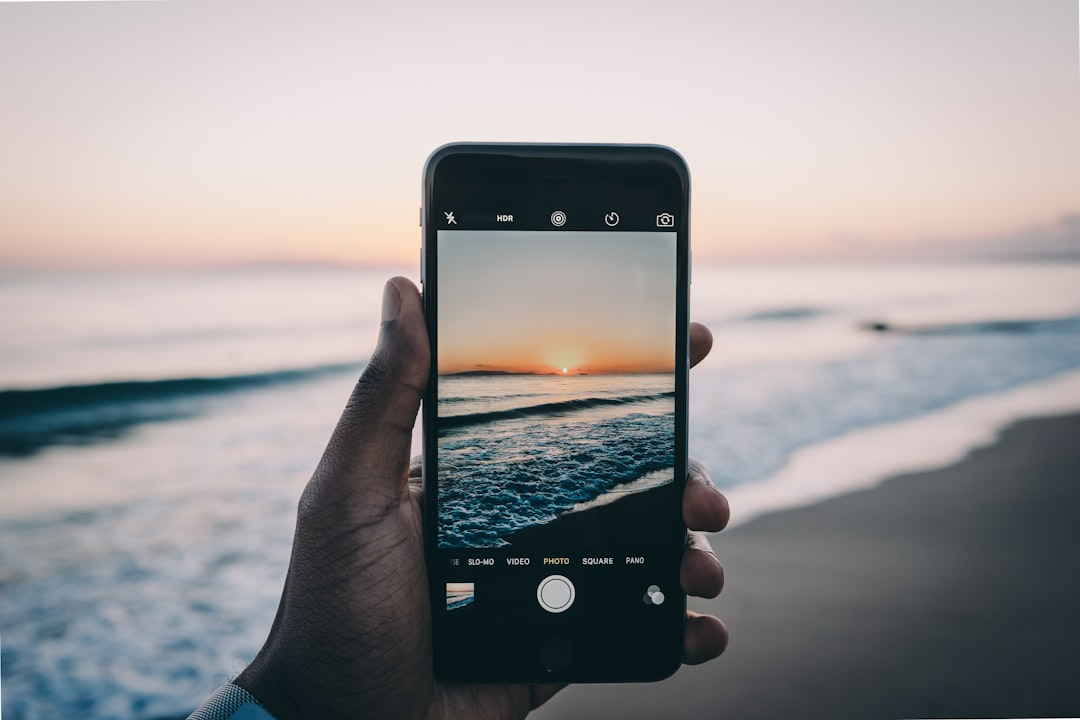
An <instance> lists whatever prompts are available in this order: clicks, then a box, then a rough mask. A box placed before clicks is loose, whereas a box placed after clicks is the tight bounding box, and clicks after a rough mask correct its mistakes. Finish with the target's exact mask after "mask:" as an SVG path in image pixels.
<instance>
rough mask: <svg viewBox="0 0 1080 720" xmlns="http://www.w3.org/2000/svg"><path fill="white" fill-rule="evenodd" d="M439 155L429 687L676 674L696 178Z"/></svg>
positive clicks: (582, 156)
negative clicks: (690, 219)
mask: <svg viewBox="0 0 1080 720" xmlns="http://www.w3.org/2000/svg"><path fill="white" fill-rule="evenodd" d="M440 152H441V153H442V155H441V156H440V154H439V153H436V155H435V156H433V158H432V160H431V161H429V165H428V174H427V187H428V190H427V193H426V198H425V199H426V201H427V203H428V207H427V213H426V216H425V244H424V254H425V268H424V294H425V306H426V312H427V313H428V314H427V318H428V324H429V332H430V335H431V338H432V350H433V354H432V359H433V368H432V377H431V381H430V382H429V388H428V394H427V397H426V399H425V414H424V429H425V447H424V451H425V487H426V489H425V492H426V495H427V522H428V528H427V531H428V538H429V542H428V564H429V575H430V578H431V592H432V605H433V612H432V615H433V631H434V633H435V653H436V659H435V662H436V669H437V671H438V672H439V674H440V675H441V676H443V677H444V678H447V679H451V680H469V681H484V680H492V681H494V680H506V681H523V680H548V681H555V680H559V681H561V680H594V681H600V680H642V679H651V678H658V677H662V676H664V675H666V674H669V673H670V672H672V671H673V670H674V669H675V668H676V667H677V665H678V662H679V659H680V657H681V647H682V622H683V617H684V613H685V597H684V596H683V593H682V591H681V588H680V587H679V580H678V574H679V573H678V571H679V562H680V558H681V552H682V547H683V543H684V541H685V528H684V527H683V524H682V519H681V496H682V481H683V478H684V477H685V458H686V453H685V414H686V408H685V395H686V363H687V353H686V343H687V333H686V299H685V298H686V285H687V282H688V279H687V277H686V268H687V258H688V249H687V244H688V243H687V239H686V226H687V225H686V220H687V218H686V213H687V210H688V202H687V199H686V195H687V193H686V190H685V187H686V174H685V166H683V165H682V163H681V160H678V156H677V155H675V154H674V153H673V152H671V151H665V150H663V149H659V148H645V147H614V146H591V147H579V146H568V147H567V146H564V147H553V146H485V147H483V148H478V147H476V146H451V147H450V148H446V149H444V150H442V151H440Z"/></svg>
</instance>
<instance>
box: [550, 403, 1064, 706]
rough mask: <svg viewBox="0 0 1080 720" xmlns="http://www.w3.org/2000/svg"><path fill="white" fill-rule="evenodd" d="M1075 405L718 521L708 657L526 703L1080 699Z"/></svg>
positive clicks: (698, 604)
mask: <svg viewBox="0 0 1080 720" xmlns="http://www.w3.org/2000/svg"><path fill="white" fill-rule="evenodd" d="M1077 438H1080V416H1077V415H1073V416H1068V417H1060V418H1050V419H1039V420H1029V421H1024V422H1021V423H1019V424H1017V425H1015V426H1013V427H1011V428H1010V429H1008V430H1007V431H1006V432H1005V433H1003V435H1002V437H1001V439H1000V440H999V441H998V442H997V443H996V444H994V445H992V446H990V447H987V448H984V449H980V450H977V451H975V452H974V453H972V454H971V455H970V456H969V457H968V458H966V459H965V460H963V461H962V462H960V463H958V464H956V465H954V466H952V467H949V468H945V469H942V470H937V471H932V472H925V473H919V474H915V475H909V476H903V477H899V478H894V479H892V480H889V481H886V482H885V483H884V484H882V485H881V486H879V487H877V488H874V489H871V490H866V491H860V492H856V493H853V494H850V495H846V496H842V497H838V498H835V499H831V500H828V501H825V502H823V503H820V504H818V505H814V506H811V507H805V508H800V509H795V510H790V511H786V512H781V513H776V514H772V515H767V516H763V517H761V518H758V519H757V520H754V521H752V522H750V523H747V524H746V525H743V526H740V527H737V528H734V529H732V530H730V531H728V532H724V533H721V534H719V535H717V536H715V537H714V545H715V547H716V550H717V553H718V555H719V556H720V558H721V560H722V562H723V563H724V566H725V569H726V571H727V589H726V590H725V592H724V593H723V595H722V596H721V597H720V598H718V599H717V600H714V601H700V600H696V601H692V603H691V606H692V607H694V608H695V609H697V610H700V611H704V612H713V613H716V614H718V615H719V616H721V617H722V618H723V619H724V621H725V622H726V623H727V624H728V626H729V629H730V631H731V644H730V646H729V648H728V650H727V652H726V653H725V655H724V656H723V657H722V658H720V659H719V660H717V661H714V662H712V663H709V664H707V665H704V666H700V667H692V668H684V669H683V670H681V671H680V672H679V673H678V674H676V675H675V676H674V677H672V678H670V679H668V680H666V681H664V682H661V683H656V684H651V685H629V686H596V685H591V686H577V687H572V688H569V689H567V690H566V691H564V692H563V693H561V694H560V695H559V696H558V697H556V698H555V699H554V700H552V701H551V702H550V703H549V704H548V705H547V706H545V707H544V708H542V709H541V710H539V711H537V712H536V713H535V714H534V715H533V717H536V718H541V719H543V718H564V719H565V718H596V717H622V718H628V717H635V718H637V717H641V718H653V717H666V718H714V717H731V718H779V717H800V718H901V717H969V718H970V717H975V718H988V717H994V718H999V717H1047V716H1053V717H1062V716H1077V715H1080V687H1078V686H1077V684H1076V682H1075V674H1076V667H1077V647H1078V644H1080V617H1078V614H1080V572H1078V571H1080V560H1078V559H1077V554H1076V553H1077V549H1078V548H1080V523H1078V522H1077V521H1076V514H1077V510H1078V509H1080V442H1077Z"/></svg>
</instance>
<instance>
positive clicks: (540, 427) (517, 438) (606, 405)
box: [438, 373, 675, 548]
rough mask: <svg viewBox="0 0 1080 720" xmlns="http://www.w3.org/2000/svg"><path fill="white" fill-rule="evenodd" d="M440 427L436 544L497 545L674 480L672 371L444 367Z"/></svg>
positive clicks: (440, 379) (673, 390) (470, 546)
mask: <svg viewBox="0 0 1080 720" xmlns="http://www.w3.org/2000/svg"><path fill="white" fill-rule="evenodd" d="M439 428H440V430H439V439H438V445H439V464H440V468H441V470H440V473H441V474H440V479H439V508H440V510H439V530H438V532H439V542H438V545H439V547H441V548H484V547H502V546H504V545H507V544H508V543H507V540H506V539H505V538H506V537H507V536H508V535H509V534H510V533H513V532H515V531H517V530H521V529H524V528H526V527H530V526H535V525H543V524H545V523H547V522H550V521H551V520H554V519H555V516H556V515H558V514H560V513H564V512H570V511H575V510H580V509H582V508H584V507H587V506H591V505H592V504H595V503H596V502H597V501H598V500H600V499H601V498H602V497H604V496H606V495H610V494H612V493H613V491H614V493H622V492H625V491H627V490H628V489H633V490H647V489H649V488H651V487H657V486H659V485H662V484H664V483H668V482H671V481H672V480H674V472H673V471H674V466H675V455H674V448H675V376H674V375H673V374H670V373H669V374H661V375H633V374H631V375H595V376H593V375H587V376H577V375H571V376H562V375H501V376H500V375H481V376H457V377H453V376H451V377H446V376H444V377H440V378H439ZM515 547H517V544H515Z"/></svg>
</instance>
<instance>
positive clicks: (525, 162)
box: [421, 143, 690, 682]
mask: <svg viewBox="0 0 1080 720" xmlns="http://www.w3.org/2000/svg"><path fill="white" fill-rule="evenodd" d="M465 158H468V160H465ZM447 160H452V161H453V162H469V163H471V164H473V165H475V166H476V168H477V170H476V172H477V177H476V180H477V181H478V184H479V185H480V186H484V185H485V184H486V185H494V184H496V183H497V180H496V176H498V177H508V175H506V174H505V173H515V172H521V173H523V176H522V177H524V178H529V177H532V176H542V175H543V174H544V173H549V174H550V175H551V177H554V178H556V179H557V180H556V181H559V182H561V181H562V179H563V178H564V177H566V178H573V177H578V176H580V177H582V178H585V179H586V180H587V179H589V178H598V177H607V178H610V179H612V180H617V179H618V178H619V177H625V175H626V174H627V173H635V172H636V173H643V174H646V175H647V174H649V173H650V172H659V169H660V168H662V169H663V172H664V173H667V174H668V175H669V177H668V179H666V180H665V182H668V183H671V184H672V186H673V187H674V186H677V190H676V191H675V192H677V195H678V201H677V202H678V208H679V211H678V212H677V213H676V223H675V226H674V227H673V230H674V231H675V232H676V233H677V237H678V240H677V243H676V245H677V250H676V259H675V261H676V298H675V313H676V346H677V347H676V370H675V393H676V395H675V398H676V402H675V405H676V433H675V445H676V447H675V458H676V463H675V465H676V467H675V470H676V478H675V480H676V484H677V486H678V497H679V498H680V499H681V495H682V485H683V484H684V481H685V472H686V463H687V459H686V458H687V452H686V435H687V433H686V426H687V399H688V393H687V387H688V371H689V367H688V362H689V320H688V318H689V284H690V235H689V210H690V177H689V170H688V168H687V166H686V163H685V161H684V160H683V159H682V157H681V156H680V155H679V154H678V153H677V152H675V151H674V150H672V149H671V148H668V147H665V146H660V145H586V144H500V143H484V144H478V143H454V144H450V145H444V146H442V147H440V148H438V149H437V150H435V151H434V152H433V153H432V154H431V156H430V157H429V158H428V160H427V162H426V164H425V167H424V174H423V205H422V212H421V217H422V225H423V232H422V236H423V244H422V247H421V280H422V284H423V290H424V293H423V295H424V307H425V313H426V318H427V323H428V327H429V338H430V343H431V357H432V371H431V373H430V374H429V380H428V385H427V389H426V394H425V402H424V404H423V427H424V430H425V432H424V440H423V452H424V458H423V467H424V486H425V553H426V557H427V559H428V563H429V579H431V578H433V577H434V574H433V572H432V571H431V569H430V566H431V563H432V562H433V560H434V557H435V554H436V550H437V535H436V533H437V513H438V504H437V503H438V501H437V496H438V494H437V491H436V483H437V473H436V472H435V462H436V459H437V445H436V437H435V433H434V432H429V431H430V430H431V429H432V428H434V427H435V421H436V418H437V397H438V395H437V372H436V370H435V362H436V358H437V357H438V354H437V353H438V337H437V328H438V307H436V304H437V296H438V270H437V267H438V256H437V251H436V249H435V248H436V242H435V241H436V238H437V233H438V230H439V229H440V228H439V224H438V222H437V221H436V214H437V213H438V212H439V208H438V207H436V195H438V194H439V193H440V188H441V187H444V185H442V183H444V180H443V179H442V178H441V177H440V168H441V167H443V166H444V163H445V162H446V161H447ZM492 168H494V169H495V170H494V174H489V175H487V176H485V172H487V173H492V172H493V171H492ZM586 168H587V169H586ZM575 173H578V175H575ZM460 176H461V174H460V173H458V174H457V177H460ZM485 177H486V179H485ZM466 180H467V178H466ZM616 184H617V182H616ZM535 229H539V228H535ZM598 229H600V228H598ZM654 229H655V228H654ZM674 512H677V513H679V523H680V525H679V527H678V528H677V530H678V533H679V536H678V538H676V537H675V530H676V528H675V527H674V525H673V537H672V549H671V559H670V562H671V563H672V564H673V565H674V567H673V568H669V569H668V570H673V571H674V575H675V576H676V577H677V572H678V564H679V562H680V561H681V548H682V544H683V543H684V542H685V532H686V531H685V527H684V526H682V525H681V503H680V507H679V508H676V509H675V510H674ZM676 549H678V551H679V552H678V553H676V552H675V550H676ZM429 585H430V587H429V592H430V598H431V602H432V608H433V612H432V632H433V635H434V642H436V643H438V642H439V637H438V636H439V626H440V613H439V612H438V609H439V608H440V605H439V602H440V599H441V598H442V596H443V593H444V590H443V589H442V588H437V587H436V583H435V582H434V581H430V582H429ZM678 595H679V597H678V598H672V600H673V602H672V603H671V605H672V607H677V608H678V618H677V619H678V622H677V623H676V622H675V621H674V620H672V621H671V633H670V635H671V640H670V643H667V645H666V647H663V648H658V653H659V654H660V655H662V656H663V657H662V659H661V660H658V661H657V662H656V663H655V664H654V665H652V666H650V667H648V668H641V670H640V672H635V671H627V670H626V669H622V670H620V671H618V672H616V673H611V672H607V671H606V670H605V668H603V667H575V668H574V669H573V670H572V671H568V672H563V673H558V672H556V673H535V672H523V671H522V669H521V668H514V667H508V666H507V665H506V664H505V663H494V662H493V663H491V667H489V668H480V669H481V670H483V671H482V672H480V671H477V668H475V667H461V666H460V665H458V664H454V663H449V662H446V661H441V660H440V658H441V654H440V653H439V652H438V650H436V653H435V670H436V674H437V675H438V676H439V677H441V678H442V679H445V680H449V681H454V682H640V681H651V680H659V679H662V678H664V677H667V676H669V675H670V674H671V673H673V672H674V671H675V670H676V669H678V667H679V665H680V664H681V661H682V634H683V633H682V628H683V624H684V623H685V605H686V598H685V595H684V594H682V593H681V591H680V592H679V593H678ZM674 615H675V614H674V613H671V616H672V617H674ZM665 637H666V636H665Z"/></svg>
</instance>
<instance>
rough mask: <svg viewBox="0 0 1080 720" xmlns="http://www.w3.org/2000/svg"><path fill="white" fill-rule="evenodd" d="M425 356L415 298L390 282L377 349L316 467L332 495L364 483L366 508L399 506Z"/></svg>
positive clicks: (399, 281) (406, 287)
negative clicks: (376, 505)
mask: <svg viewBox="0 0 1080 720" xmlns="http://www.w3.org/2000/svg"><path fill="white" fill-rule="evenodd" d="M430 356H431V353H430V347H429V345H428V335H427V325H426V324H425V322H424V312H423V307H422V305H421V302H420V293H419V292H418V291H417V289H416V286H415V285H413V284H412V282H410V281H409V280H407V279H405V278H402V277H395V278H391V279H390V280H389V281H388V282H387V283H386V287H385V288H383V303H382V326H381V328H380V330H379V344H378V346H377V347H376V349H375V352H374V354H372V356H371V359H370V360H369V361H368V364H367V367H365V368H364V371H363V373H362V374H361V375H360V380H359V381H357V383H356V387H355V388H354V389H353V392H352V395H351V396H350V397H349V402H348V404H347V405H346V406H345V411H344V412H343V413H342V415H341V419H340V420H338V424H337V427H336V428H335V429H334V433H333V435H332V436H331V437H330V442H329V444H328V445H327V448H326V452H325V453H324V454H323V458H322V461H321V462H320V463H319V471H318V472H317V473H316V477H318V479H319V484H320V485H324V486H325V485H326V484H330V485H333V486H334V487H333V488H332V492H334V494H335V495H336V494H337V493H338V492H341V491H345V492H347V491H348V489H349V488H355V487H357V486H358V485H359V484H362V485H363V486H364V494H365V496H366V497H365V502H373V503H376V502H377V503H378V504H380V505H383V503H385V505H384V506H390V505H392V504H395V503H397V502H399V501H400V498H401V493H402V492H403V489H404V487H405V486H406V484H407V481H408V477H407V476H408V468H409V450H410V447H411V444H412V430H413V425H414V424H415V423H416V414H417V411H418V410H419V408H420V399H421V398H422V397H423V395H424V388H425V386H426V383H427V377H428V368H429V365H430ZM323 489H325V490H331V488H323Z"/></svg>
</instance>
